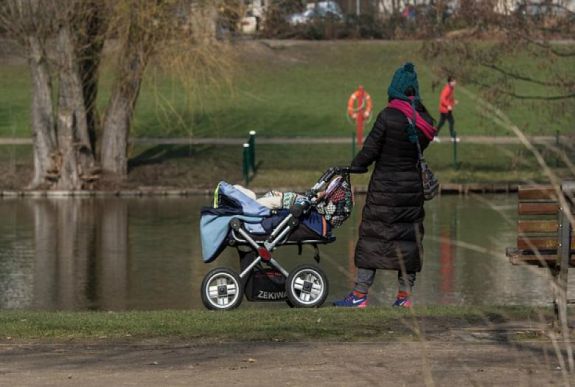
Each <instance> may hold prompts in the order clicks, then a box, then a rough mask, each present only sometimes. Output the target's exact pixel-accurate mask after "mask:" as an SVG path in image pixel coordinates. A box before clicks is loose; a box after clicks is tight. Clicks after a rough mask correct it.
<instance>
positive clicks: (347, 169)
mask: <svg viewBox="0 0 575 387" xmlns="http://www.w3.org/2000/svg"><path fill="white" fill-rule="evenodd" d="M365 172H367V168H364V167H354V166H344V167H331V168H328V169H327V171H325V172H324V174H323V175H322V176H321V177H320V178H319V180H318V181H317V183H315V185H314V186H313V187H312V189H311V190H310V191H309V192H308V194H307V195H306V196H307V197H308V198H310V199H311V198H312V197H314V196H315V195H316V194H317V193H318V192H319V191H321V190H322V189H323V188H324V187H325V186H326V184H327V183H329V182H330V181H331V179H332V178H333V177H334V176H335V175H349V174H351V173H365Z"/></svg>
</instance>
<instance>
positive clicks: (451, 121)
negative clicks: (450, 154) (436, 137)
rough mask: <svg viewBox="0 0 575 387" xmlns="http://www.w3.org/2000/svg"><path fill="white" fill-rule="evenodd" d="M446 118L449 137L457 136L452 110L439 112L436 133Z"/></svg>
mask: <svg viewBox="0 0 575 387" xmlns="http://www.w3.org/2000/svg"><path fill="white" fill-rule="evenodd" d="M446 120H447V122H448V123H449V134H451V137H457V133H456V132H455V120H454V119H453V113H452V112H447V113H441V117H439V124H437V133H439V131H440V130H441V128H442V127H443V125H444V124H445V121H446Z"/></svg>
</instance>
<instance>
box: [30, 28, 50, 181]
mask: <svg viewBox="0 0 575 387" xmlns="http://www.w3.org/2000/svg"><path fill="white" fill-rule="evenodd" d="M27 42H28V46H29V49H30V58H29V65H30V72H31V78H32V107H31V113H32V137H33V150H34V175H33V177H32V181H31V182H30V188H41V187H43V186H46V185H47V184H48V180H47V178H49V177H50V176H51V175H52V174H53V173H54V165H53V161H54V160H53V156H54V152H55V150H56V147H57V140H56V134H55V132H54V112H53V109H52V96H51V94H52V84H51V81H50V73H49V71H48V64H47V63H46V53H45V51H44V47H43V46H42V43H41V41H40V39H38V37H36V36H29V37H28V39H27Z"/></svg>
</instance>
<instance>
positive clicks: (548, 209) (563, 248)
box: [506, 182, 575, 322]
mask: <svg viewBox="0 0 575 387" xmlns="http://www.w3.org/2000/svg"><path fill="white" fill-rule="evenodd" d="M558 192H559V193H560V195H561V196H559V195H558ZM517 195H518V200H519V203H518V206H517V212H518V214H519V218H518V220H517V246H516V247H512V248H508V249H507V251H506V254H507V256H508V257H509V260H510V261H511V263H512V264H514V265H537V266H541V267H547V268H549V269H550V270H551V273H552V275H553V278H554V280H555V283H556V285H557V286H555V287H554V288H555V289H556V292H555V295H554V299H553V304H554V306H555V316H556V319H557V321H558V322H559V321H560V320H562V321H565V322H566V321H567V304H568V303H575V302H572V301H570V300H567V277H568V276H567V272H568V269H569V267H575V237H574V236H573V233H572V229H573V225H572V224H571V222H570V221H569V218H570V217H571V219H573V218H572V215H571V214H573V210H574V209H575V205H574V203H575V201H574V195H575V182H563V183H562V185H561V187H560V188H559V189H555V188H554V187H552V186H520V187H519V190H518V194H517Z"/></svg>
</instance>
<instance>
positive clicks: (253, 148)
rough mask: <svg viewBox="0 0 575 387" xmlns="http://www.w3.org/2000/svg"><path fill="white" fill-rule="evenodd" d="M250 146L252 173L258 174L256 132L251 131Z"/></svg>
mask: <svg viewBox="0 0 575 387" xmlns="http://www.w3.org/2000/svg"><path fill="white" fill-rule="evenodd" d="M248 143H249V145H250V167H251V169H252V173H253V174H255V173H256V131H255V130H250V139H249V140H248Z"/></svg>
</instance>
